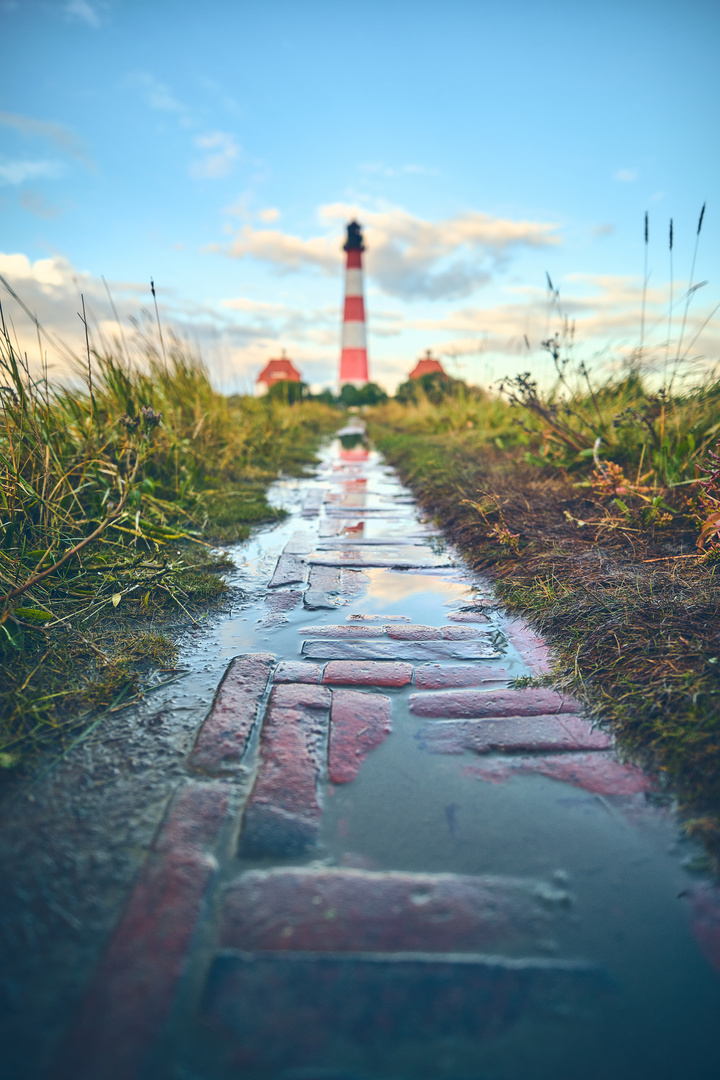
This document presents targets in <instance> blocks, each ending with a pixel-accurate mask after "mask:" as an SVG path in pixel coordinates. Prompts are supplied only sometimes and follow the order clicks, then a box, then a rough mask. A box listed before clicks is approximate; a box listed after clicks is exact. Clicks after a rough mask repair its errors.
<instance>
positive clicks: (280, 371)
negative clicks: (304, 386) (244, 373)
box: [255, 349, 302, 397]
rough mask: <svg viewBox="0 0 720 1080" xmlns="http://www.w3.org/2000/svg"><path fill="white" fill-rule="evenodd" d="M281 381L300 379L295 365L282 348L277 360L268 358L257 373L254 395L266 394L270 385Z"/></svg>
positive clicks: (297, 380)
mask: <svg viewBox="0 0 720 1080" xmlns="http://www.w3.org/2000/svg"><path fill="white" fill-rule="evenodd" d="M283 381H286V382H301V381H302V380H301V378H300V372H299V371H298V369H297V368H296V367H295V365H294V364H293V362H292V360H290V359H289V358H288V357H287V356H286V355H285V350H284V349H283V354H282V356H281V357H280V358H279V359H277V360H268V362H267V364H266V365H265V367H264V368H263V369H262V371H261V372H260V374H259V375H258V377H257V379H256V380H255V396H256V397H261V396H262V395H263V394H267V392H268V390H269V389H270V387H271V386H274V385H275V383H278V382H283Z"/></svg>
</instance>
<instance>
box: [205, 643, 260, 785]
mask: <svg viewBox="0 0 720 1080" xmlns="http://www.w3.org/2000/svg"><path fill="white" fill-rule="evenodd" d="M274 664H275V657H274V656H273V654H272V653H247V654H246V655H244V656H236V657H235V659H234V660H231V662H230V664H229V666H228V669H227V671H226V672H225V675H224V676H223V680H222V682H221V683H220V686H219V687H218V690H217V693H216V694H215V700H214V701H213V703H212V705H211V707H210V712H209V713H208V715H207V717H206V718H205V720H204V721H203V724H202V727H201V728H200V731H199V732H198V736H197V740H196V742H195V746H194V747H193V750H192V752H191V754H190V757H189V759H188V765H189V766H190V768H191V769H197V770H198V771H199V772H204V773H209V774H210V775H215V776H216V775H220V774H222V773H228V772H234V771H235V770H236V769H237V768H238V766H239V765H240V762H241V761H242V758H243V755H244V754H245V751H246V750H247V744H248V739H249V737H250V732H251V731H252V729H253V725H254V724H255V721H256V719H257V713H258V707H259V705H260V702H261V700H262V697H263V694H264V693H265V688H266V686H267V684H268V680H269V679H270V675H271V673H272V669H273V667H274Z"/></svg>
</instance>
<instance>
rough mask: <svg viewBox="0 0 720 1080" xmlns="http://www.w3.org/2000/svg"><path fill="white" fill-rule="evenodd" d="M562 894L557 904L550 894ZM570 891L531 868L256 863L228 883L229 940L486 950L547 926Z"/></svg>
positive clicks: (332, 947)
mask: <svg viewBox="0 0 720 1080" xmlns="http://www.w3.org/2000/svg"><path fill="white" fill-rule="evenodd" d="M553 895H555V896H556V903H555V905H554V906H553V905H552V903H550V904H548V902H547V899H546V898H548V897H549V898H552V896H553ZM544 898H545V899H544ZM566 900H567V894H566V893H564V892H563V891H562V890H557V889H556V890H554V892H553V889H552V888H551V887H550V886H548V885H547V884H546V883H544V882H539V881H533V880H532V879H531V878H528V879H521V878H512V877H499V876H493V877H471V876H466V875H459V874H412V873H402V872H397V871H390V872H373V871H367V870H349V869H335V868H333V869H329V870H326V869H322V870H306V869H304V868H295V867H293V868H288V869H285V868H275V869H272V870H251V871H248V872H247V873H245V874H243V875H242V876H241V877H240V878H238V880H237V881H236V882H235V883H234V884H233V885H231V886H230V888H229V889H228V890H227V893H226V897H225V903H224V905H223V910H222V916H221V924H220V947H221V948H227V949H243V950H249V951H255V950H258V951H260V950H266V949H273V950H274V949H282V950H293V951H302V952H450V953H455V952H482V951H483V950H486V949H489V948H497V947H500V946H508V945H513V944H517V943H518V942H522V941H528V940H531V939H532V938H533V937H534V935H536V934H547V933H548V931H549V929H550V928H551V927H552V923H553V921H554V920H555V918H557V916H558V915H559V914H560V912H561V909H562V904H563V902H565V901H566Z"/></svg>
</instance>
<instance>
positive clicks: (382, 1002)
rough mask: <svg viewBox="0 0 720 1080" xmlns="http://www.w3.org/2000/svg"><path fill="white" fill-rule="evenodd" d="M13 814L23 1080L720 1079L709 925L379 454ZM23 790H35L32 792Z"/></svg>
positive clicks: (696, 893)
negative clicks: (131, 704)
mask: <svg viewBox="0 0 720 1080" xmlns="http://www.w3.org/2000/svg"><path fill="white" fill-rule="evenodd" d="M271 498H272V499H273V500H274V501H275V503H276V505H278V506H282V507H283V508H284V509H285V510H287V512H288V516H287V518H286V520H284V521H282V522H280V523H278V524H275V525H273V526H272V527H269V528H267V529H264V530H259V531H258V532H257V533H256V535H255V536H254V537H253V538H252V539H251V540H250V541H249V542H247V543H246V544H243V545H238V546H237V547H236V548H235V549H233V550H232V554H233V557H234V558H235V561H236V564H237V570H236V571H235V572H233V573H232V574H231V575H230V577H229V580H230V584H231V587H232V589H233V591H232V592H231V600H230V601H229V602H228V606H227V609H226V610H225V611H223V612H222V613H221V614H220V615H219V616H217V617H215V618H214V620H211V621H210V622H209V623H208V625H207V626H205V627H202V628H194V629H193V630H192V631H188V632H186V633H185V636H184V637H183V638H182V640H181V642H180V645H181V658H180V662H179V666H181V667H182V669H183V670H182V671H181V672H179V673H178V674H179V676H180V677H179V681H177V682H176V683H175V684H173V685H170V686H166V687H160V688H158V689H157V690H156V691H154V692H153V693H150V694H148V695H147V696H146V698H145V700H144V701H143V702H141V703H140V705H138V706H137V707H136V708H134V709H133V710H128V711H127V712H125V713H120V714H117V715H115V716H112V717H110V718H109V719H108V720H106V721H105V722H104V724H103V725H102V727H101V728H99V729H97V731H96V733H94V734H93V735H91V736H90V737H88V739H87V740H86V741H85V742H83V743H81V744H80V745H78V746H77V747H76V748H75V749H74V750H73V751H72V752H71V753H70V754H68V755H67V756H66V758H65V759H63V760H62V761H61V762H59V763H57V764H56V765H55V767H54V768H53V769H52V770H51V771H50V772H48V774H47V776H45V777H44V778H42V779H39V780H38V781H37V783H36V784H35V786H34V787H33V788H31V789H29V790H23V789H18V791H17V797H16V799H15V801H14V802H13V803H10V802H6V804H5V807H4V817H3V820H2V827H1V828H0V845H1V846H0V856H1V857H2V858H3V866H4V870H5V871H6V872H5V874H4V877H3V879H2V880H0V897H1V898H2V901H3V905H2V911H1V912H0V916H1V919H2V922H1V925H0V930H2V934H1V935H0V941H3V942H4V948H5V951H6V958H5V961H4V963H3V968H2V975H1V976H0V1036H2V1037H3V1048H4V1062H3V1064H4V1066H5V1068H6V1071H7V1073H8V1076H10V1077H12V1078H13V1080H42V1078H43V1077H48V1078H52V1080H65V1078H68V1080H236V1078H237V1077H238V1076H242V1077H243V1078H244V1080H319V1078H325V1080H330V1078H332V1080H470V1078H472V1080H520V1078H522V1080H526V1078H527V1080H546V1078H547V1080H550V1078H552V1080H576V1078H577V1077H578V1076H579V1075H582V1076H583V1080H607V1077H609V1076H612V1077H613V1080H644V1077H646V1076H647V1077H652V1080H666V1078H667V1080H676V1077H677V1076H687V1077H689V1078H691V1080H705V1078H707V1080H711V1078H712V1080H715V1077H716V1076H717V1075H720V1047H719V1046H718V1043H717V1038H716V1035H715V1031H716V1025H717V1016H718V1015H720V984H719V982H718V973H720V899H719V898H718V897H719V895H720V894H719V893H718V889H717V887H716V886H714V885H713V884H712V883H711V882H708V881H703V880H698V879H697V878H696V879H693V878H692V876H691V870H690V869H689V867H691V866H692V865H693V858H695V857H696V856H697V849H696V848H694V847H693V844H692V842H691V841H689V840H687V839H684V838H683V837H682V835H681V833H680V831H679V828H678V824H677V821H676V819H675V817H674V815H673V812H672V808H671V807H670V806H669V805H668V804H667V802H666V801H665V802H663V801H662V800H660V799H659V797H658V793H657V788H656V786H655V785H654V784H653V782H652V781H651V779H650V778H649V777H647V776H646V775H644V774H643V773H642V772H641V771H640V770H639V769H637V768H636V767H634V766H633V765H632V764H631V763H629V762H626V761H623V760H621V758H619V757H618V755H617V754H616V752H615V750H614V749H613V746H612V741H611V739H610V737H609V735H608V734H607V733H606V732H603V731H600V730H597V729H596V728H593V726H592V724H591V723H590V722H589V720H588V719H586V718H585V717H584V716H583V714H582V710H581V708H580V705H579V703H578V702H576V701H573V700H571V699H569V698H567V697H564V696H562V695H560V694H558V693H556V692H555V691H554V690H553V689H552V688H551V687H539V688H538V687H532V686H531V687H528V688H527V689H524V690H518V689H513V688H512V687H510V686H509V685H508V684H509V683H510V682H511V681H512V680H513V679H517V678H527V677H528V676H539V675H543V674H545V673H546V672H547V671H549V669H550V666H551V660H552V658H551V655H550V651H549V649H548V648H547V645H546V644H545V643H544V642H543V641H542V639H541V638H539V637H538V635H537V634H536V633H535V632H534V631H533V630H532V629H531V628H530V627H529V626H527V625H526V624H525V623H524V622H522V620H519V619H517V618H516V617H512V618H511V617H508V616H507V615H506V614H505V613H504V612H503V611H502V610H501V609H500V608H499V607H498V606H497V604H496V602H495V600H494V598H493V596H492V592H491V589H490V586H489V583H488V582H487V581H483V580H480V579H478V578H476V577H473V575H472V574H471V573H470V572H469V570H468V569H467V568H466V567H465V566H464V565H463V563H462V561H461V560H460V559H459V558H458V557H457V555H456V553H455V552H454V551H453V550H452V549H450V548H449V547H448V546H447V545H445V544H444V542H443V539H442V537H441V535H440V534H439V533H438V531H437V529H436V528H435V527H434V526H433V525H432V523H430V522H428V521H425V520H423V519H422V515H421V514H420V512H419V511H418V509H417V508H416V506H415V504H414V502H413V500H412V497H411V496H410V494H409V492H407V490H406V489H404V488H403V487H402V485H401V483H400V482H399V480H398V478H397V476H396V475H395V474H394V472H393V470H392V469H390V468H388V467H387V466H386V465H384V464H383V462H382V461H381V460H380V459H379V457H378V456H377V455H376V454H375V453H374V452H373V451H371V450H369V449H368V448H367V447H366V446H365V444H364V443H363V442H362V441H361V440H360V441H357V440H356V445H354V446H352V447H349V446H344V445H343V444H342V443H340V442H334V443H333V444H332V445H330V446H328V447H327V448H326V449H325V450H324V451H323V455H322V458H321V462H320V465H319V466H318V469H317V473H316V475H313V476H309V477H306V478H303V479H300V480H295V479H293V480H283V481H280V482H278V484H277V485H276V486H275V488H274V490H273V492H272V493H271ZM28 796H29V797H28Z"/></svg>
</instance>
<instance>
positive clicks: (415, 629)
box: [387, 623, 442, 641]
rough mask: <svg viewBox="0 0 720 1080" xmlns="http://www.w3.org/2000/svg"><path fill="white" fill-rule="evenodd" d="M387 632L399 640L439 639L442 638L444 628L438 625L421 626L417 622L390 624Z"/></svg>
mask: <svg viewBox="0 0 720 1080" xmlns="http://www.w3.org/2000/svg"><path fill="white" fill-rule="evenodd" d="M387 632H388V634H389V636H390V637H391V638H395V640H397V641H439V640H440V639H441V638H442V630H439V629H438V627H436V626H419V625H418V624H417V623H410V624H409V625H407V626H404V625H402V626H388V628H387Z"/></svg>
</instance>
